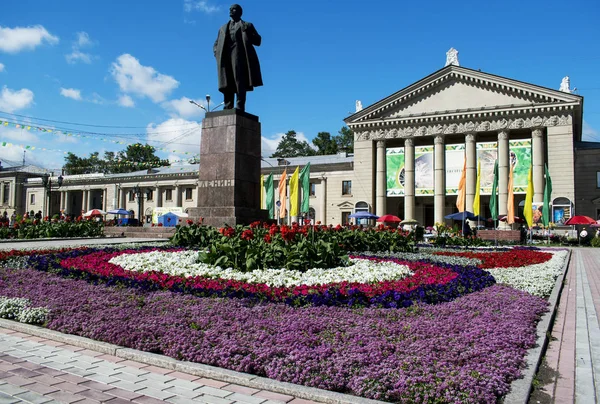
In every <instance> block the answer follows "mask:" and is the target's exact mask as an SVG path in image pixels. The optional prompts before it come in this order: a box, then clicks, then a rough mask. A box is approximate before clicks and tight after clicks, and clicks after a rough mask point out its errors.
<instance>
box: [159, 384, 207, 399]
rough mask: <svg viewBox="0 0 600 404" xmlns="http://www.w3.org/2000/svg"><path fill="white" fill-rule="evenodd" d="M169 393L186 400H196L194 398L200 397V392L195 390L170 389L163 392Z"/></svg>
mask: <svg viewBox="0 0 600 404" xmlns="http://www.w3.org/2000/svg"><path fill="white" fill-rule="evenodd" d="M163 391H165V392H167V393H173V395H178V396H182V397H185V398H194V397H198V396H199V395H200V393H199V392H197V391H194V390H189V389H185V388H183V387H176V386H174V387H169V388H168V389H165V390H163Z"/></svg>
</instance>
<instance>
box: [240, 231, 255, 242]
mask: <svg viewBox="0 0 600 404" xmlns="http://www.w3.org/2000/svg"><path fill="white" fill-rule="evenodd" d="M241 237H242V240H248V241H249V240H252V239H253V238H254V233H253V232H252V230H250V229H246V230H244V231H243V232H242V236H241Z"/></svg>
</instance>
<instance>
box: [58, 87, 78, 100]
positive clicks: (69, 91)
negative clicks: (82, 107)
mask: <svg viewBox="0 0 600 404" xmlns="http://www.w3.org/2000/svg"><path fill="white" fill-rule="evenodd" d="M60 95H62V96H63V97H67V98H72V99H74V100H76V101H81V90H77V89H76V88H62V87H61V88H60Z"/></svg>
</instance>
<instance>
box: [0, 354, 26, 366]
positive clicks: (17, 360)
mask: <svg viewBox="0 0 600 404" xmlns="http://www.w3.org/2000/svg"><path fill="white" fill-rule="evenodd" d="M2 360H3V361H4V362H8V363H12V364H13V365H14V364H17V363H21V362H26V361H25V359H21V358H17V357H15V356H12V355H8V356H5V357H4V358H2Z"/></svg>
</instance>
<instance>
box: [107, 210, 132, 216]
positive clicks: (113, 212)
mask: <svg viewBox="0 0 600 404" xmlns="http://www.w3.org/2000/svg"><path fill="white" fill-rule="evenodd" d="M106 213H110V214H113V215H131V212H130V211H128V210H126V209H113V210H109V211H108V212H106Z"/></svg>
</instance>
